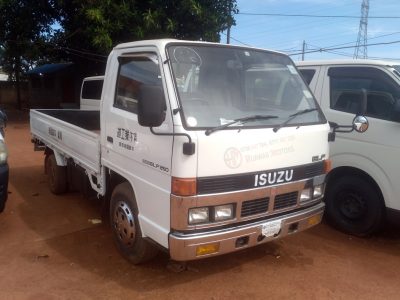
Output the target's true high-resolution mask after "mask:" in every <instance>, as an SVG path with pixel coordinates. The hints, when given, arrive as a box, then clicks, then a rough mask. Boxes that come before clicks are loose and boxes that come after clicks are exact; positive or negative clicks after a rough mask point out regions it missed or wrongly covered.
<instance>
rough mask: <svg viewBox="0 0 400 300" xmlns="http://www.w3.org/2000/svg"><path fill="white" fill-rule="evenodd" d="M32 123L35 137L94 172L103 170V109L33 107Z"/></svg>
mask: <svg viewBox="0 0 400 300" xmlns="http://www.w3.org/2000/svg"><path fill="white" fill-rule="evenodd" d="M30 123H31V131H32V136H33V138H34V139H37V140H39V141H41V142H42V143H44V144H46V145H47V146H48V147H50V148H52V149H53V150H57V152H58V153H62V154H63V155H64V157H65V158H72V159H73V160H74V162H75V163H77V164H79V165H81V166H82V167H84V168H85V169H89V170H90V171H91V172H93V173H98V172H99V171H100V135H99V132H100V112H98V111H81V110H65V109H48V110H47V109H41V110H31V113H30ZM83 145H84V147H83Z"/></svg>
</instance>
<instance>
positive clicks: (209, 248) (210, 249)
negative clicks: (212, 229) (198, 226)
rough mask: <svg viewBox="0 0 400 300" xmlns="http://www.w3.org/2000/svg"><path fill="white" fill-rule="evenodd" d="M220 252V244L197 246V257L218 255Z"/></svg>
mask: <svg viewBox="0 0 400 300" xmlns="http://www.w3.org/2000/svg"><path fill="white" fill-rule="evenodd" d="M218 251H219V243H213V244H207V245H201V246H197V248H196V256H201V255H206V254H212V253H217V252H218Z"/></svg>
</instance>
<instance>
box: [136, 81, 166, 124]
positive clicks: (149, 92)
mask: <svg viewBox="0 0 400 300" xmlns="http://www.w3.org/2000/svg"><path fill="white" fill-rule="evenodd" d="M138 98H139V99H138V100H139V101H138V121H139V124H140V125H141V126H144V127H158V126H160V125H161V124H162V123H163V122H164V120H165V115H166V110H167V106H166V104H165V98H164V91H163V89H162V86H158V85H142V86H141V87H140V89H139V95H138Z"/></svg>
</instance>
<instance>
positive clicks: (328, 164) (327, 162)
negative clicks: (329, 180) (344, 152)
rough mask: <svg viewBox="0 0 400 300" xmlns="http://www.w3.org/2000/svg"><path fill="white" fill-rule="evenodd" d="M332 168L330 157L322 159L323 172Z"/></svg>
mask: <svg viewBox="0 0 400 300" xmlns="http://www.w3.org/2000/svg"><path fill="white" fill-rule="evenodd" d="M331 170H332V161H331V160H330V159H326V160H324V172H325V174H328V173H329V172H330V171H331Z"/></svg>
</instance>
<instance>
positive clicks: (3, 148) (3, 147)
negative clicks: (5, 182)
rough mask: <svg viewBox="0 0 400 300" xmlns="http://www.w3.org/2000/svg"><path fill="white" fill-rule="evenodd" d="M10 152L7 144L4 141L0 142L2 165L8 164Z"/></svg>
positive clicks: (0, 161)
mask: <svg viewBox="0 0 400 300" xmlns="http://www.w3.org/2000/svg"><path fill="white" fill-rule="evenodd" d="M7 157H8V152H7V147H6V144H5V143H4V141H3V140H0V164H5V163H6V162H7Z"/></svg>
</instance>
